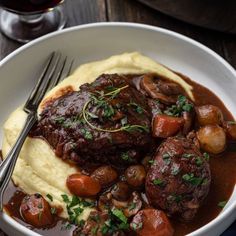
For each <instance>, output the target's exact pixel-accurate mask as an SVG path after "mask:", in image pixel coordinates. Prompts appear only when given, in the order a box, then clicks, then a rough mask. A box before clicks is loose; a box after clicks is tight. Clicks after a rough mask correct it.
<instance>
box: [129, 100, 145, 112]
mask: <svg viewBox="0 0 236 236" xmlns="http://www.w3.org/2000/svg"><path fill="white" fill-rule="evenodd" d="M128 105H129V106H133V107H134V108H135V111H136V112H137V113H139V114H142V113H143V112H144V110H143V108H142V107H141V106H139V105H138V104H137V103H135V102H131V103H129V104H128Z"/></svg>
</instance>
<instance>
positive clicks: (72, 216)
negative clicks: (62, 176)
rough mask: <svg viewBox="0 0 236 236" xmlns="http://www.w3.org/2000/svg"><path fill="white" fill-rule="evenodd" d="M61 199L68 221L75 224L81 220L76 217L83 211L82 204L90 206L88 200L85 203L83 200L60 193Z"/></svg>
mask: <svg viewBox="0 0 236 236" xmlns="http://www.w3.org/2000/svg"><path fill="white" fill-rule="evenodd" d="M61 197H62V199H63V201H64V202H65V203H66V209H67V213H68V216H69V222H70V223H72V224H75V225H79V224H80V223H81V222H80V221H79V220H78V217H79V216H80V215H81V213H82V212H83V211H84V208H83V207H84V205H86V206H91V205H90V204H89V202H88V203H87V204H85V202H87V201H85V200H81V199H80V198H78V197H76V196H73V197H72V198H71V199H70V198H69V197H68V196H67V195H66V194H63V195H61Z"/></svg>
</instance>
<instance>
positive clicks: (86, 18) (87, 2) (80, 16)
mask: <svg viewBox="0 0 236 236" xmlns="http://www.w3.org/2000/svg"><path fill="white" fill-rule="evenodd" d="M105 7H106V4H105V0H66V1H65V14H66V16H67V24H66V27H70V26H74V25H80V24H86V23H91V22H99V21H106V8H105ZM21 45H22V44H21V43H17V42H15V41H13V40H11V39H9V38H7V37H5V36H4V35H3V34H0V60H1V59H3V58H4V57H5V56H7V55H8V54H9V53H11V52H12V51H14V50H15V49H17V48H18V47H20V46H21Z"/></svg>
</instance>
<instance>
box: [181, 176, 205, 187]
mask: <svg viewBox="0 0 236 236" xmlns="http://www.w3.org/2000/svg"><path fill="white" fill-rule="evenodd" d="M182 179H183V180H185V181H186V182H188V183H190V184H192V185H195V186H198V185H200V184H201V183H202V181H203V178H201V177H195V176H194V174H193V173H190V174H185V175H183V176H182Z"/></svg>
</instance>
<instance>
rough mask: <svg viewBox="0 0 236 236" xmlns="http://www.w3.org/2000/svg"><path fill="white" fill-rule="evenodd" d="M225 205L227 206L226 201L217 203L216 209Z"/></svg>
mask: <svg viewBox="0 0 236 236" xmlns="http://www.w3.org/2000/svg"><path fill="white" fill-rule="evenodd" d="M226 204H227V201H222V202H219V203H218V207H220V208H224V207H225V205H226Z"/></svg>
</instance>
